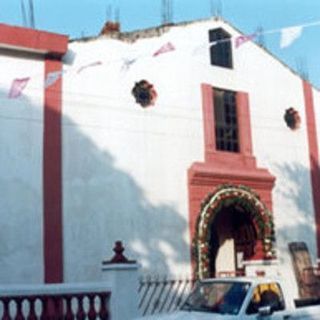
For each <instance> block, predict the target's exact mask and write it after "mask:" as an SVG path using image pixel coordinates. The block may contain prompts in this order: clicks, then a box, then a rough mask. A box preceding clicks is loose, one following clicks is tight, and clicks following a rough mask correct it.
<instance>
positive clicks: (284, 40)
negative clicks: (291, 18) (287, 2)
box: [280, 26, 303, 48]
mask: <svg viewBox="0 0 320 320" xmlns="http://www.w3.org/2000/svg"><path fill="white" fill-rule="evenodd" d="M302 28H303V27H302V26H296V27H290V28H285V29H282V30H281V40H280V48H286V47H289V46H290V45H291V44H292V43H293V42H294V41H295V40H296V39H298V38H299V37H300V36H301V33H302Z"/></svg>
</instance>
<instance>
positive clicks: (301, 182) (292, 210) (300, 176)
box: [275, 162, 317, 258]
mask: <svg viewBox="0 0 320 320" xmlns="http://www.w3.org/2000/svg"><path fill="white" fill-rule="evenodd" d="M276 169H277V170H278V171H279V172H281V180H280V179H278V178H277V191H276V192H278V194H279V196H280V197H281V204H282V205H281V207H282V208H286V209H285V211H284V212H278V213H277V214H278V215H279V216H280V215H281V217H278V218H277V217H275V219H276V221H275V226H276V232H277V234H276V236H277V246H278V247H279V248H281V249H282V250H288V247H287V246H288V243H289V242H296V241H304V242H306V243H307V245H308V248H309V250H310V253H311V255H312V256H313V257H314V258H316V257H317V255H316V234H315V216H314V214H315V213H314V206H313V197H312V188H311V177H310V174H311V172H310V170H309V169H308V168H307V167H304V166H302V165H301V164H299V163H296V162H292V163H291V164H288V163H286V164H283V165H277V166H276ZM277 220H281V221H282V223H281V226H279V227H277ZM284 221H285V223H284Z"/></svg>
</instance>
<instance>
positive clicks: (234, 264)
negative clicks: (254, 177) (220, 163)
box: [193, 185, 274, 278]
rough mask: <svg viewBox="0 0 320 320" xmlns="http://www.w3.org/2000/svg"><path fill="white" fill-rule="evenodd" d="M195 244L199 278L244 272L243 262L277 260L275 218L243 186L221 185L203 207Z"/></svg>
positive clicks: (254, 194) (255, 196)
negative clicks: (275, 251) (273, 219)
mask: <svg viewBox="0 0 320 320" xmlns="http://www.w3.org/2000/svg"><path fill="white" fill-rule="evenodd" d="M196 228H197V229H196V234H195V238H194V241H193V245H194V249H195V250H194V254H195V257H194V258H195V262H196V267H197V275H198V277H199V278H206V277H212V276H216V275H217V274H218V273H221V272H224V271H226V272H230V273H231V272H234V273H236V272H238V273H241V272H243V271H244V265H243V261H245V260H254V259H271V258H273V257H274V250H273V243H274V228H273V221H272V215H271V213H270V212H269V211H268V209H267V208H266V206H265V205H264V204H263V203H262V202H261V201H260V198H259V196H258V195H257V194H256V193H255V192H253V191H252V190H251V189H249V188H247V187H244V186H234V185H222V186H220V187H218V188H217V189H216V190H215V192H213V193H211V194H209V195H208V196H207V198H206V199H205V200H204V201H203V203H202V208H201V211H200V214H199V216H198V222H197V226H196Z"/></svg>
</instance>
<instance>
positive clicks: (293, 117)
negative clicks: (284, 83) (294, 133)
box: [284, 108, 301, 130]
mask: <svg viewBox="0 0 320 320" xmlns="http://www.w3.org/2000/svg"><path fill="white" fill-rule="evenodd" d="M284 121H285V122H286V124H287V126H288V127H289V128H290V129H291V130H296V129H298V128H299V127H300V125H301V118H300V115H299V113H298V111H297V110H295V109H294V108H289V109H287V110H286V112H285V114H284Z"/></svg>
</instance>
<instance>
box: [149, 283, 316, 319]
mask: <svg viewBox="0 0 320 320" xmlns="http://www.w3.org/2000/svg"><path fill="white" fill-rule="evenodd" d="M308 304H309V306H304V305H303V304H299V307H297V306H296V304H295V301H294V300H293V298H292V296H291V294H290V292H285V290H284V287H283V285H282V283H281V281H280V280H277V279H267V278H252V279H250V278H246V277H243V278H219V279H207V280H202V281H199V282H197V283H196V284H195V287H194V289H193V291H192V292H191V294H190V295H189V296H188V298H187V299H186V301H185V302H184V304H183V305H182V307H181V309H180V311H178V312H176V313H172V314H168V315H162V316H161V315H160V316H153V317H146V318H143V319H144V320H151V319H152V320H156V319H159V320H180V319H184V320H197V319H198V320H218V319H222V320H229V319H230V320H231V319H242V320H246V319H247V320H251V319H260V320H263V319H265V320H267V319H273V320H277V319H281V320H283V319H300V320H302V319H320V306H319V305H318V304H317V302H316V301H315V303H310V302H308Z"/></svg>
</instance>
